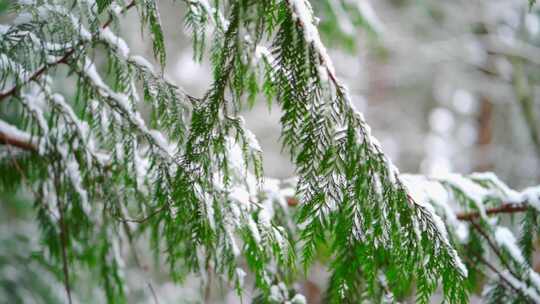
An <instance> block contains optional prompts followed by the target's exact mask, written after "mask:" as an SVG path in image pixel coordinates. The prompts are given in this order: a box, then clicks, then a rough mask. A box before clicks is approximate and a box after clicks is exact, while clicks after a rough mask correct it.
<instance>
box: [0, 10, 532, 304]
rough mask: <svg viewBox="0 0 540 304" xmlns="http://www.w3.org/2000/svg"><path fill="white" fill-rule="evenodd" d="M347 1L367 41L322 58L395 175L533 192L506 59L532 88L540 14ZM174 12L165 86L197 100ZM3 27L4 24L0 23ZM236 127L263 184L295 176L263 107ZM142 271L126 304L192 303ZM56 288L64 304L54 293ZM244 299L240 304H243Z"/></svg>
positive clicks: (313, 285)
mask: <svg viewBox="0 0 540 304" xmlns="http://www.w3.org/2000/svg"><path fill="white" fill-rule="evenodd" d="M357 1H360V2H362V3H363V4H362V5H364V7H367V8H371V9H372V11H371V12H372V14H370V16H371V18H372V19H371V20H372V22H373V24H374V25H375V28H376V31H377V35H375V36H374V35H371V34H368V33H367V32H366V31H365V30H364V29H362V28H360V29H357V30H352V29H351V28H349V25H348V24H347V23H346V22H345V21H343V24H340V26H341V27H343V30H344V31H346V32H350V31H353V32H351V34H352V35H353V36H354V37H356V45H355V50H354V51H345V50H344V48H341V49H339V48H337V49H336V48H331V47H329V49H330V56H331V57H332V59H333V60H334V64H335V67H336V71H337V74H338V75H339V77H340V78H341V79H342V80H343V82H344V83H345V84H347V86H348V87H349V90H350V92H351V94H352V95H353V98H354V103H355V104H356V106H357V108H358V109H359V110H361V111H362V112H364V114H365V116H366V119H367V121H368V123H369V124H370V125H371V127H372V129H373V133H374V134H375V136H376V137H378V138H379V140H380V141H381V143H382V146H383V148H384V150H385V152H386V153H387V154H388V155H389V156H390V157H391V158H392V160H393V161H394V162H395V163H396V165H397V166H398V167H399V168H400V170H401V171H402V172H411V173H423V174H428V175H431V174H435V175H438V174H443V173H446V172H458V173H463V174H466V173H471V172H475V171H493V172H495V173H496V174H497V175H498V176H499V177H500V178H501V179H502V180H504V181H506V182H507V183H508V185H510V186H512V187H513V188H517V189H521V188H524V187H527V186H531V185H536V184H540V147H538V146H535V145H534V143H533V142H532V141H531V137H530V128H531V127H530V125H528V124H527V123H526V120H525V119H524V115H523V112H522V108H521V107H520V104H519V102H518V101H517V99H516V92H515V90H514V86H513V85H512V71H513V70H514V69H515V68H516V63H515V61H513V59H514V58H515V57H517V58H519V59H524V58H525V61H524V62H523V63H522V68H523V69H525V70H526V71H527V72H528V73H529V75H531V79H532V81H536V82H539V80H540V73H539V72H538V71H539V70H538V65H539V64H540V48H539V46H540V19H539V12H540V11H537V10H536V9H534V8H533V10H532V11H530V12H529V11H528V10H527V9H526V0H490V1H478V0H456V1H438V0H377V1H374V0H372V1H371V2H368V1H367V0H357ZM183 10H184V7H183V6H182V5H181V4H179V3H173V4H171V3H170V1H161V2H160V13H161V18H162V22H163V25H164V29H165V33H166V39H165V41H166V42H167V51H168V52H167V55H168V65H167V68H166V75H167V77H169V78H170V79H171V80H173V81H174V82H175V83H177V84H179V85H180V86H181V87H183V88H185V90H186V91H187V92H189V93H190V94H192V95H194V96H203V95H204V93H205V91H206V90H207V89H208V87H209V85H210V83H211V73H210V68H209V65H208V62H205V63H203V64H196V63H194V62H193V61H192V50H191V41H190V38H189V36H188V35H187V34H186V31H185V29H184V26H183V21H182V18H183V15H184V13H183ZM10 18H12V16H10V15H9V14H7V15H6V14H5V15H4V16H3V17H1V18H0V21H2V22H4V21H6V20H9V19H10ZM137 20H138V18H137V16H136V12H134V11H131V12H130V13H129V14H128V16H127V18H126V20H125V21H124V22H123V23H122V24H121V33H122V34H123V36H124V37H125V38H126V40H127V42H128V44H129V46H130V48H131V51H132V52H133V53H138V54H141V55H145V57H147V58H151V57H152V49H151V47H152V46H151V43H150V41H149V39H148V37H147V36H142V35H141V33H140V25H139V24H138V21H137ZM508 55H512V56H514V57H512V56H508ZM534 71H536V73H535V72H534ZM531 85H532V89H533V92H534V107H533V110H532V112H533V114H534V116H536V117H540V100H539V97H540V94H539V93H540V92H539V91H538V90H539V86H538V85H537V84H536V85H535V84H534V83H532V84H531ZM242 115H243V116H244V117H245V119H246V121H247V126H248V128H249V129H251V130H252V131H253V132H254V133H255V135H256V136H257V138H258V140H259V142H260V144H261V146H262V148H263V151H264V170H265V175H266V176H270V177H274V178H280V179H285V178H288V177H291V176H293V175H294V167H293V166H292V164H291V162H290V160H289V157H288V155H286V154H285V153H284V152H282V151H281V144H280V141H279V137H280V127H279V118H280V112H279V109H278V108H277V107H275V106H272V107H270V108H269V106H268V104H267V103H266V101H265V100H262V99H261V100H260V101H259V102H258V103H257V104H256V105H255V106H254V108H253V109H251V110H249V111H245V112H244V113H243V114H242ZM536 126H538V125H536ZM537 130H540V129H537ZM0 174H1V173H0ZM10 224H11V225H10ZM0 227H1V228H0V237H1V236H2V234H3V233H4V232H5V233H6V234H8V233H9V232H8V231H10V230H11V229H13V230H18V229H19V228H20V227H16V226H14V225H13V224H12V223H11V222H10V221H9V220H6V221H2V225H1V226H0ZM24 229H29V228H24ZM143 250H144V248H143ZM143 259H144V260H145V261H146V262H145V264H146V265H147V267H148V270H147V271H144V270H129V271H128V274H127V276H126V277H127V279H128V281H129V285H130V286H131V288H132V292H131V295H130V299H131V301H132V302H134V303H135V302H143V303H144V302H147V301H148V302H151V298H150V294H149V293H148V292H147V290H146V288H147V287H146V280H144V279H143V278H144V277H145V276H147V275H148V273H151V274H152V276H153V277H154V281H155V282H156V283H157V284H155V289H156V294H158V296H159V299H160V303H178V302H192V301H193V302H197V300H198V299H199V297H200V294H201V290H200V288H201V287H200V279H198V278H192V279H188V280H187V281H186V282H185V283H184V285H183V286H178V285H175V284H173V283H172V282H170V281H168V278H167V276H166V272H165V271H164V269H163V271H161V270H160V269H154V268H155V267H154V265H153V264H152V258H151V255H150V253H149V252H148V256H144V257H143ZM535 268H536V270H538V269H539V268H540V264H539V265H535ZM4 275H5V274H4ZM326 278H327V273H326V272H325V271H324V268H322V267H314V268H313V270H312V272H311V273H310V274H309V275H308V278H307V279H306V280H305V281H304V282H301V283H299V284H300V286H299V288H300V289H301V290H302V291H303V292H304V294H305V295H306V296H307V298H308V300H309V303H318V300H320V295H321V293H322V291H323V290H324V282H325V280H326ZM89 279H90V278H89ZM248 279H249V278H248ZM215 285H216V286H215V289H213V290H212V291H211V299H212V301H215V302H216V303H237V302H238V298H237V296H236V295H235V293H234V292H229V291H228V290H229V288H228V287H227V286H220V285H219V284H215ZM58 288H59V293H62V292H63V290H62V286H58ZM245 297H246V299H249V298H250V294H249V292H247V293H246V295H245ZM1 302H2V301H1V299H0V303H1Z"/></svg>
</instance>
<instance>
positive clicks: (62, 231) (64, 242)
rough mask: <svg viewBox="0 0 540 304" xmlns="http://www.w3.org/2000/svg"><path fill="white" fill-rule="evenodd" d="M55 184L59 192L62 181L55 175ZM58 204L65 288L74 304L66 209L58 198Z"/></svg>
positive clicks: (69, 300) (69, 299) (70, 302)
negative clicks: (70, 278) (70, 276)
mask: <svg viewBox="0 0 540 304" xmlns="http://www.w3.org/2000/svg"><path fill="white" fill-rule="evenodd" d="M54 175H55V176H54V183H55V186H56V189H57V191H58V189H59V186H60V181H59V180H58V175H57V174H54ZM56 204H57V206H58V214H59V219H58V221H59V224H60V243H61V246H60V247H61V249H62V270H63V272H64V287H65V289H66V294H67V297H68V303H69V304H72V303H73V300H72V298H71V286H70V280H69V265H68V258H67V246H68V236H69V233H68V230H67V226H66V223H65V221H64V211H65V210H64V207H65V205H64V204H63V201H62V199H60V198H59V197H57V199H56Z"/></svg>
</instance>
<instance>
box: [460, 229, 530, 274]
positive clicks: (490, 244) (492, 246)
mask: <svg viewBox="0 0 540 304" xmlns="http://www.w3.org/2000/svg"><path fill="white" fill-rule="evenodd" d="M471 225H472V226H473V228H474V229H476V231H478V233H480V235H482V237H483V238H484V239H485V240H486V241H487V243H488V245H489V247H490V248H491V250H492V251H493V252H494V253H495V254H496V255H497V257H498V258H499V260H500V261H501V263H502V264H503V266H504V267H506V268H507V269H508V271H509V272H510V273H511V274H512V275H513V276H514V277H516V278H517V277H519V276H518V275H517V274H516V273H515V272H513V271H512V268H511V267H510V265H509V264H508V262H507V261H506V259H505V258H504V256H503V255H502V253H501V251H500V250H499V248H498V247H497V246H496V245H495V243H493V240H492V239H491V238H490V237H489V235H488V234H487V233H486V232H485V231H484V229H482V227H481V226H480V225H479V224H478V223H476V222H475V221H471Z"/></svg>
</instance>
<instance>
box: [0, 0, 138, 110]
mask: <svg viewBox="0 0 540 304" xmlns="http://www.w3.org/2000/svg"><path fill="white" fill-rule="evenodd" d="M133 6H135V0H132V1H131V2H130V3H129V4H128V5H127V6H126V7H125V8H124V9H122V13H123V12H126V11H127V10H129V9H130V8H132V7H133ZM112 21H113V17H112V15H111V16H109V19H108V20H107V21H106V22H105V23H104V24H103V26H102V27H101V29H105V28H107V27H109V25H111V23H112ZM75 50H76V48H73V49H71V50H69V51H68V52H67V53H65V54H64V56H62V57H61V58H60V59H58V60H57V61H55V62H53V63H50V64H46V65H44V66H42V67H41V68H39V69H38V70H37V71H35V72H34V74H32V75H31V76H30V77H29V78H28V79H27V80H26V81H24V83H23V84H26V83H29V82H30V81H34V80H36V79H38V78H39V77H40V76H41V75H42V74H43V73H45V72H46V71H47V70H48V69H49V68H51V67H53V66H56V65H59V64H61V63H66V62H67V60H68V59H69V58H70V57H71V56H72V55H73V54H74V53H75ZM20 88H21V84H16V85H14V86H13V87H12V88H11V89H9V90H7V91H6V92H4V93H1V94H0V102H1V101H3V100H4V99H6V98H7V97H9V96H12V95H14V94H15V93H16V92H17V91H18V90H19V89H20Z"/></svg>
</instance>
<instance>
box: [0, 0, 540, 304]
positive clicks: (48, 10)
mask: <svg viewBox="0 0 540 304" xmlns="http://www.w3.org/2000/svg"><path fill="white" fill-rule="evenodd" d="M182 2H183V4H184V5H185V7H186V15H185V24H186V27H187V28H188V29H189V30H190V31H191V34H192V35H191V38H192V42H193V50H194V54H195V58H194V59H195V60H203V59H204V58H205V56H207V55H208V54H209V55H208V56H209V58H210V62H211V66H212V76H213V78H212V79H213V81H212V85H211V87H210V88H208V90H207V93H206V94H205V95H204V96H202V97H194V96H192V95H190V94H189V93H187V92H185V91H184V90H183V89H182V88H179V87H178V86H177V85H175V84H173V83H171V82H170V81H169V80H167V78H166V77H164V75H163V68H164V66H165V65H166V64H167V56H166V53H165V44H166V41H165V38H164V34H163V29H162V25H161V21H160V15H159V11H158V3H157V1H151V0H133V1H129V2H127V1H108V0H101V1H97V2H93V1H73V2H71V1H41V0H36V1H34V0H30V1H19V2H18V3H17V4H15V5H14V6H13V9H14V11H15V12H16V13H17V16H16V18H15V19H14V20H13V22H11V23H10V24H9V25H1V26H0V35H1V39H0V103H1V109H2V112H1V120H0V142H1V143H2V147H1V149H2V150H1V151H2V154H0V165H1V172H2V174H1V183H0V187H1V189H2V191H4V192H6V193H7V192H10V193H11V192H15V191H16V190H17V189H19V187H23V188H24V189H27V190H28V191H29V192H30V193H31V194H32V199H33V200H34V201H35V203H34V206H33V208H34V212H35V215H36V217H35V220H36V221H37V224H38V226H39V232H40V244H41V247H40V250H39V252H40V256H41V257H42V260H41V262H42V263H44V264H46V265H50V267H51V268H52V269H54V272H55V273H56V274H57V275H58V277H59V278H61V281H62V284H63V286H64V287H65V290H66V295H67V301H69V302H71V301H74V300H75V298H76V297H77V290H75V288H74V286H77V284H76V282H77V280H78V279H79V278H78V275H77V274H80V272H81V271H82V270H85V271H90V272H92V273H94V274H96V275H97V277H98V278H99V282H100V284H101V286H102V288H103V290H104V294H105V297H106V299H107V300H108V302H111V303H123V302H125V301H126V292H127V288H126V286H125V285H126V279H125V276H124V274H123V269H124V267H126V263H125V262H124V258H127V257H125V255H126V251H125V250H123V249H124V248H128V247H130V246H132V245H133V244H134V243H136V242H149V244H150V247H151V248H152V249H153V250H154V253H155V256H156V258H157V260H158V263H156V267H157V265H159V263H165V264H166V265H167V266H168V273H169V275H170V278H171V279H172V280H174V281H177V282H179V283H180V284H181V282H182V280H183V279H184V278H185V277H186V276H187V275H189V274H200V275H204V274H206V273H208V272H212V273H217V274H219V275H220V278H221V279H223V280H224V281H226V282H229V286H231V288H235V289H236V290H237V292H238V293H239V294H242V292H243V291H244V289H245V288H246V286H244V281H245V276H246V275H248V274H246V272H248V273H249V275H250V276H253V278H254V279H253V280H254V282H255V288H256V289H257V294H258V296H257V297H255V298H254V301H255V302H263V303H280V302H286V301H290V302H288V303H302V302H304V301H305V299H304V297H303V296H302V295H301V294H300V293H298V291H297V290H295V288H294V282H295V280H296V279H297V278H298V277H300V276H302V275H303V273H304V271H307V270H308V269H309V268H310V266H311V264H312V263H313V262H314V260H316V259H317V257H318V256H320V254H321V253H320V252H322V251H324V252H325V254H326V255H327V256H328V257H329V261H328V265H327V269H328V271H329V272H330V273H331V276H330V278H329V281H328V284H327V290H326V299H327V301H328V302H330V303H344V302H346V303H360V302H363V301H367V300H370V301H374V302H395V301H401V300H403V299H407V298H411V297H412V298H413V299H415V300H416V301H418V302H421V303H426V302H428V301H429V300H430V298H431V296H432V294H433V293H435V292H436V291H437V289H438V288H439V287H440V290H441V291H442V293H443V294H444V298H445V299H446V301H448V302H450V303H465V302H467V301H468V294H469V293H470V292H472V291H473V290H474V289H475V287H476V285H477V284H479V283H478V279H477V278H479V277H481V276H483V275H485V273H486V272H492V273H494V274H495V275H492V276H486V277H487V278H489V283H488V284H486V286H487V287H485V288H486V290H487V292H486V293H485V296H486V298H487V299H489V300H490V301H492V302H493V303H501V302H507V301H524V302H540V295H539V294H540V276H539V275H538V274H537V273H536V272H535V271H534V270H533V269H532V268H531V254H532V251H533V250H534V246H533V242H534V240H535V236H536V235H537V233H538V231H540V230H539V227H540V226H538V220H537V214H538V208H539V207H540V202H539V194H540V190H539V189H538V188H529V189H526V190H524V191H522V192H518V191H514V190H512V189H509V188H508V187H507V186H506V185H505V184H504V183H502V182H501V181H499V180H498V179H497V178H496V177H495V176H494V175H491V174H476V175H472V176H466V177H465V176H460V175H451V176H445V177H436V178H435V177H423V176H413V175H403V174H400V173H399V172H398V170H397V168H396V167H395V166H394V165H393V164H392V162H391V161H390V159H389V158H388V157H387V156H386V155H385V154H384V152H383V151H382V149H381V146H380V144H379V143H378V141H377V139H376V138H374V137H373V136H372V135H371V131H370V127H369V126H368V124H367V123H366V121H365V119H364V117H363V115H362V114H361V113H360V112H358V111H357V110H356V109H355V108H354V106H353V104H352V101H351V97H350V96H349V93H348V92H347V89H346V87H345V85H344V84H343V83H342V82H341V81H340V80H339V78H338V76H337V73H336V71H335V69H334V67H333V65H332V61H331V59H330V57H329V55H328V53H327V50H326V47H325V45H324V43H323V41H322V38H321V35H320V34H319V30H318V24H319V19H318V18H317V17H316V16H315V12H314V10H313V8H312V5H311V3H310V2H309V1H307V0H267V1H258V0H234V1H233V0H231V1H225V0H224V1H212V3H211V2H208V1H206V0H184V1H182ZM313 2H315V4H314V7H315V8H317V11H318V12H324V13H325V14H326V15H327V16H332V12H331V11H328V8H329V7H332V5H330V4H329V3H327V1H322V0H321V1H313ZM331 2H335V1H331ZM338 2H340V5H342V6H343V7H342V8H343V9H346V10H347V9H349V10H350V9H352V5H351V1H338ZM524 5H526V4H524ZM128 10H136V11H137V13H138V16H139V18H140V21H141V23H142V24H143V27H144V29H142V31H144V32H147V33H149V35H148V36H149V37H150V39H151V41H152V46H153V51H154V55H155V60H156V62H157V63H158V64H157V65H153V64H152V63H150V61H149V60H147V59H145V58H143V57H141V56H138V55H133V54H131V52H130V49H129V47H128V46H127V44H126V42H125V41H124V40H123V39H122V38H121V37H119V36H118V35H117V34H116V33H115V32H116V31H115V29H116V28H117V27H116V26H117V24H118V23H119V22H121V20H122V18H123V17H124V14H125V12H126V11H128ZM349 17H350V18H351V19H352V20H356V21H355V24H364V25H365V24H367V26H368V28H369V29H370V30H371V31H375V30H374V29H375V27H370V25H369V22H367V23H366V20H364V19H363V18H362V11H357V12H355V13H351V15H350V16H349ZM323 22H326V24H324V26H325V27H327V28H334V27H332V25H331V24H330V25H329V24H328V22H330V23H331V22H337V21H336V18H332V17H330V18H328V20H325V21H323ZM98 59H99V60H100V61H104V62H99V63H98V62H96V61H97V60H98ZM105 67H106V68H105ZM58 81H64V82H68V81H70V82H73V83H74V84H75V88H76V92H75V94H66V93H63V92H62V91H61V88H59V87H58ZM261 97H265V98H266V99H268V101H269V102H275V103H276V104H278V105H279V106H280V108H281V110H282V113H283V114H282V116H281V126H282V144H283V146H284V148H285V149H286V150H287V151H288V152H289V153H290V155H291V159H292V160H293V162H294V163H295V165H296V173H297V180H296V181H295V182H294V183H291V182H283V181H277V180H273V179H269V178H265V177H264V174H263V171H262V151H261V148H260V146H259V144H258V142H257V139H256V138H255V136H254V135H253V134H252V133H251V131H250V130H248V129H247V128H246V127H245V123H244V120H243V118H242V117H241V116H240V115H239V111H240V110H242V109H246V108H249V107H251V106H252V105H253V104H254V103H255V102H256V101H257V100H258V99H261ZM143 106H144V107H145V109H149V113H150V114H149V115H148V117H144V118H143V114H141V112H140V109H141V107H143ZM292 197H294V199H296V200H297V201H298V202H299V204H298V207H290V206H288V204H287V203H285V202H286V200H287V199H289V200H290V199H291V198H292ZM450 200H453V201H455V202H458V203H459V205H460V207H461V209H460V210H453V209H452V208H450V207H449V203H448V202H449V201H450ZM501 210H503V211H504V210H510V211H511V212H512V213H513V212H516V213H517V212H523V214H524V216H523V217H522V225H521V231H520V237H519V238H516V237H515V236H514V235H513V233H512V232H511V231H510V230H509V229H508V228H506V227H503V226H500V225H498V223H497V221H494V219H495V218H497V217H498V216H499V215H500V214H503V211H501ZM488 251H489V252H494V253H496V256H497V263H496V264H495V265H492V264H491V262H490V261H488V260H487V258H486V255H487V253H488ZM130 256H135V260H137V259H136V253H131V254H130ZM460 256H461V257H460ZM471 257H472V258H471ZM240 261H245V265H247V268H242V267H241V266H240ZM0 262H2V260H0ZM0 279H1V278H0ZM157 296H159V295H157Z"/></svg>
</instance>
